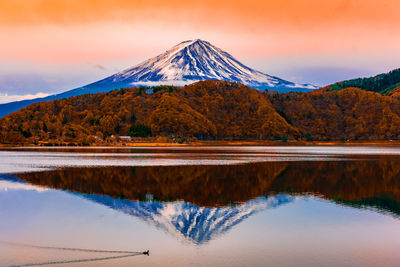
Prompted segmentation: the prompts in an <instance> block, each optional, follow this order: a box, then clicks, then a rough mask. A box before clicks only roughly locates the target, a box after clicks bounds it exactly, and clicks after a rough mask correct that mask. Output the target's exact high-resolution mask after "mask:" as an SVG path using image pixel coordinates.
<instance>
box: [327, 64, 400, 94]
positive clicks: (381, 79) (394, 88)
mask: <svg viewBox="0 0 400 267" xmlns="http://www.w3.org/2000/svg"><path fill="white" fill-rule="evenodd" d="M347 87H357V88H360V89H363V90H365V91H373V92H377V93H380V94H382V95H389V96H395V95H396V96H399V95H400V68H399V69H394V70H392V71H389V72H388V73H382V74H378V75H376V76H373V77H368V78H357V79H351V80H346V81H341V82H337V83H334V84H331V85H329V86H328V87H327V90H328V91H329V90H333V91H338V90H342V89H344V88H347Z"/></svg>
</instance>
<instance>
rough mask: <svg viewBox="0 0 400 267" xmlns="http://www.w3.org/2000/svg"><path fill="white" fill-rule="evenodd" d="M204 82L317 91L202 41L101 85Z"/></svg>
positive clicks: (173, 50) (181, 46)
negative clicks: (250, 66)
mask: <svg viewBox="0 0 400 267" xmlns="http://www.w3.org/2000/svg"><path fill="white" fill-rule="evenodd" d="M202 80H224V81H237V82H241V83H243V84H246V85H248V86H251V87H255V88H260V89H265V88H273V89H284V88H286V89H292V90H294V91H296V90H300V89H305V90H308V89H315V88H316V87H315V86H313V85H309V84H295V83H292V82H288V81H285V80H282V79H280V78H277V77H274V76H270V75H267V74H264V73H262V72H259V71H256V70H253V69H251V68H249V67H247V66H245V65H243V64H242V63H240V62H239V61H238V60H236V59H235V58H234V57H232V56H231V55H230V54H228V53H227V52H225V51H223V50H221V49H219V48H218V47H215V46H214V45H212V44H210V43H209V42H206V41H202V40H199V39H197V40H190V41H185V42H182V43H180V44H178V45H176V46H174V47H172V48H171V49H169V50H168V51H166V52H165V53H163V54H161V55H158V56H156V57H154V58H151V59H148V60H146V61H145V62H143V63H141V64H139V65H136V66H134V67H132V68H129V69H127V70H124V71H122V72H119V73H116V74H114V75H112V76H110V77H108V78H106V79H104V80H102V81H99V82H97V84H98V85H102V84H110V83H129V84H131V85H157V84H171V85H176V86H182V85H185V84H189V83H193V82H195V81H202Z"/></svg>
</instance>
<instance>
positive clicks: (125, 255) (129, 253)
mask: <svg viewBox="0 0 400 267" xmlns="http://www.w3.org/2000/svg"><path fill="white" fill-rule="evenodd" d="M0 244H4V245H10V246H18V247H29V248H35V249H50V250H63V251H79V252H90V253H111V254H123V255H117V256H107V257H95V258H84V259H74V260H59V261H46V262H37V263H24V264H18V265H10V267H22V266H43V265H54V264H67V263H81V262H93V261H104V260H113V259H121V258H129V257H134V256H138V255H147V256H148V255H149V251H148V250H147V251H144V252H138V251H126V250H103V249H86V248H70V247H54V246H37V245H30V244H21V243H14V242H6V241H0Z"/></svg>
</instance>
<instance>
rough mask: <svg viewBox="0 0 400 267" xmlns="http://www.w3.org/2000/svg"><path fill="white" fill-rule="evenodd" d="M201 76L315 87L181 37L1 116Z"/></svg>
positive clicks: (9, 106) (261, 85) (282, 87)
mask: <svg viewBox="0 0 400 267" xmlns="http://www.w3.org/2000/svg"><path fill="white" fill-rule="evenodd" d="M203 80H224V81H235V82H240V83H243V84H245V85H247V86H250V87H253V88H256V89H259V90H265V89H270V90H276V91H280V92H287V91H302V92H304V91H305V92H307V91H310V90H313V89H316V88H317V87H316V86H314V85H311V84H298V83H293V82H289V81H286V80H283V79H280V78H278V77H275V76H270V75H267V74H264V73H262V72H260V71H257V70H254V69H251V68H249V67H247V66H245V65H244V64H242V63H241V62H239V61H238V60H237V59H235V58H234V57H233V56H231V55H230V54H228V53H227V52H225V51H223V50H221V49H220V48H218V47H216V46H214V45H212V44H211V43H209V42H206V41H203V40H200V39H196V40H190V41H184V42H182V43H180V44H178V45H176V46H174V47H172V48H171V49H169V50H167V51H166V52H164V53H163V54H160V55H158V56H156V57H153V58H151V59H148V60H146V61H144V62H142V63H140V64H138V65H136V66H134V67H132V68H129V69H126V70H124V71H121V72H118V73H116V74H114V75H112V76H110V77H107V78H105V79H103V80H100V81H97V82H94V83H91V84H88V85H86V86H82V87H79V88H76V89H73V90H70V91H67V92H64V93H60V94H56V95H50V96H47V97H44V98H35V99H30V100H23V101H16V102H10V103H6V104H0V117H3V116H5V115H7V114H9V113H11V112H14V111H17V110H18V109H20V108H23V107H26V106H28V105H30V104H32V103H37V102H41V101H49V100H55V99H62V98H68V97H72V96H78V95H83V94H95V93H103V92H108V91H111V90H114V89H120V88H126V87H132V86H140V85H145V86H154V85H174V86H184V85H186V84H190V83H193V82H197V81H203Z"/></svg>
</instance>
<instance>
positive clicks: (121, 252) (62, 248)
mask: <svg viewBox="0 0 400 267" xmlns="http://www.w3.org/2000/svg"><path fill="white" fill-rule="evenodd" d="M0 243H2V244H5V245H11V246H19V247H30V248H38V249H54V250H68V251H81V252H95V253H118V254H134V253H139V254H142V253H143V252H138V251H126V250H102V249H85V248H64V247H54V246H37V245H29V244H21V243H14V242H5V241H0Z"/></svg>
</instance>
